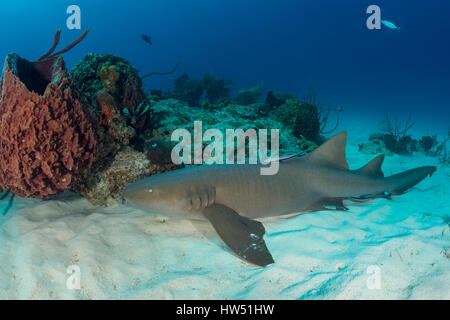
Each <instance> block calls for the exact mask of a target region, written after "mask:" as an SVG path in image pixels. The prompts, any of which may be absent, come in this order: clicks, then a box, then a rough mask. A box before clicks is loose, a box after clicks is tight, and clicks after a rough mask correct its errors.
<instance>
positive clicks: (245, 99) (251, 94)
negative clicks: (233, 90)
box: [235, 84, 264, 106]
mask: <svg viewBox="0 0 450 320" xmlns="http://www.w3.org/2000/svg"><path fill="white" fill-rule="evenodd" d="M262 87H264V84H258V85H255V86H253V87H250V88H245V89H241V90H239V92H238V95H237V97H236V99H235V100H236V102H237V103H238V104H240V105H243V106H248V105H251V104H255V103H257V102H258V99H259V97H261V95H262V93H261V91H260V90H261V88H262Z"/></svg>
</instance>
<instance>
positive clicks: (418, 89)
mask: <svg viewBox="0 0 450 320" xmlns="http://www.w3.org/2000/svg"><path fill="white" fill-rule="evenodd" d="M7 2H8V3H7ZM1 3H2V5H1V6H0V10H1V19H0V27H1V29H2V30H3V32H2V33H1V34H0V55H1V56H6V54H7V53H9V52H17V53H18V54H19V55H21V56H22V57H25V58H28V59H30V60H32V59H34V58H38V57H39V56H41V55H42V54H43V53H44V52H46V51H47V50H48V49H49V47H50V46H51V44H52V41H53V36H54V33H55V31H56V30H57V29H62V30H63V33H62V36H61V43H60V45H59V47H58V48H60V49H62V48H63V47H64V46H65V45H66V44H69V43H71V42H72V41H73V40H74V39H76V38H77V37H78V36H79V35H80V34H81V33H82V32H83V31H84V30H85V29H87V28H88V29H90V33H89V35H88V37H87V38H86V39H85V40H84V41H83V42H82V43H81V44H80V45H79V46H77V47H76V49H75V50H72V51H70V52H68V53H66V54H65V55H64V59H65V61H66V63H67V65H68V67H69V68H70V67H72V66H73V65H74V64H75V63H76V62H77V61H78V60H80V59H82V58H83V57H84V55H85V54H86V53H87V52H95V53H113V54H116V55H120V56H123V57H125V58H126V59H128V60H129V61H130V62H131V63H132V64H133V65H134V66H135V67H136V68H137V69H138V70H139V71H140V72H141V74H145V73H148V72H152V71H168V70H170V69H172V67H173V66H174V65H175V64H176V63H177V62H180V67H179V69H178V70H177V73H176V74H174V75H172V76H171V77H167V76H160V77H158V76H154V77H151V78H149V79H146V80H145V81H144V87H145V88H146V89H148V90H149V89H163V90H166V89H167V88H170V87H173V80H174V79H175V78H176V77H177V76H179V75H180V74H181V73H183V72H188V73H189V75H190V76H191V78H201V77H202V76H203V74H204V73H205V72H213V74H214V75H215V76H223V77H225V78H229V79H231V80H233V81H234V83H235V86H234V90H235V91H237V90H238V89H241V88H244V87H249V86H252V85H255V84H259V83H264V84H265V87H264V90H267V91H268V90H275V91H280V92H290V93H293V94H295V95H297V96H298V97H302V96H304V95H306V94H308V93H309V92H311V91H314V92H315V93H316V94H317V97H318V98H319V100H320V101H321V102H322V103H324V104H327V103H331V104H332V105H333V106H335V107H343V108H344V109H345V111H346V115H347V116H349V115H357V116H358V117H359V119H360V120H359V121H365V120H364V119H367V121H368V122H369V123H366V124H365V125H370V126H373V128H374V130H375V129H377V128H378V126H379V122H380V120H381V119H383V118H384V116H385V114H386V112H389V114H390V115H391V116H392V118H398V119H405V118H407V116H408V114H409V112H412V119H413V121H415V122H416V129H422V130H421V131H422V132H423V133H428V134H438V135H442V134H445V133H446V132H447V127H448V125H449V123H450V108H449V107H450V90H449V88H450V59H449V58H448V57H449V56H450V42H449V41H448V39H447V38H448V34H450V24H449V23H448V16H449V14H450V2H449V1H446V0H431V1H423V0H408V1H384V0H377V1H365V0H360V1H355V0H342V1H334V0H320V1H302V0H215V1H210V0H191V1H188V0H151V1H144V0H128V1H117V0H112V1H106V0H95V1H92V0H89V1H88V0H77V1H65V0H61V1H55V0H43V1H32V0H14V1H13V2H12V1H6V0H2V1H1ZM71 4H77V5H78V6H80V7H81V13H82V29H81V30H80V31H78V30H72V31H71V30H68V29H67V27H66V19H67V17H68V15H67V14H66V9H67V7H68V6H69V5H71ZM372 4H376V5H378V6H379V7H380V8H381V10H382V12H381V14H382V19H385V20H389V21H392V22H394V23H395V24H396V25H397V26H400V27H401V30H400V31H396V30H391V29H389V28H387V27H384V26H383V28H382V30H368V29H367V28H366V19H367V17H368V15H367V14H366V9H367V7H368V6H369V5H372ZM142 34H148V35H150V36H151V38H152V41H153V45H152V46H149V45H148V44H147V43H145V42H144V41H142V39H141V35H142Z"/></svg>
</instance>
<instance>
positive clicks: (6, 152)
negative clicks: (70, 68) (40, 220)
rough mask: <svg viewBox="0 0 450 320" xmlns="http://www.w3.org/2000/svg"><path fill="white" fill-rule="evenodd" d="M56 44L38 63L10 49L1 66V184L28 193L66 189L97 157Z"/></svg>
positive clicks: (40, 195)
mask: <svg viewBox="0 0 450 320" xmlns="http://www.w3.org/2000/svg"><path fill="white" fill-rule="evenodd" d="M58 41H59V33H57V36H56V37H55V43H56V44H57V42H58ZM54 47H56V45H54V46H53V47H52V49H51V50H50V51H49V53H47V54H46V55H44V56H43V57H41V58H40V61H38V62H35V63H32V62H29V61H27V60H25V59H22V58H20V57H19V56H18V55H16V54H9V55H8V56H7V58H6V62H5V65H4V69H3V74H2V80H1V87H2V95H1V98H0V132H1V133H0V186H1V187H2V188H3V189H4V190H11V191H12V192H14V193H15V194H18V195H20V196H24V197H38V198H48V197H50V196H52V195H55V194H57V193H61V192H65V191H68V190H69V189H70V188H71V187H72V186H73V184H74V183H76V181H77V180H78V178H79V174H80V171H81V170H83V169H85V168H89V167H90V166H91V165H92V163H93V161H94V158H95V152H96V141H95V138H94V134H93V131H92V127H91V125H90V123H89V122H88V121H87V120H86V117H85V115H84V113H83V110H82V107H81V105H80V101H79V95H78V93H77V92H76V90H75V86H74V84H73V82H72V80H71V79H70V77H69V75H68V73H67V71H66V69H65V66H64V61H63V59H62V58H61V57H58V56H56V55H53V56H50V54H51V53H52V52H53V50H54ZM69 47H70V46H69ZM43 87H45V90H44V91H43V92H42V90H43Z"/></svg>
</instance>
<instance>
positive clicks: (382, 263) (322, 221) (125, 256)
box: [0, 132, 450, 299]
mask: <svg viewBox="0 0 450 320" xmlns="http://www.w3.org/2000/svg"><path fill="white" fill-rule="evenodd" d="M367 137H368V134H361V132H360V134H359V135H357V134H356V135H353V136H352V134H351V133H350V134H349V143H348V145H347V159H348V162H349V164H350V167H351V168H357V167H360V166H362V165H363V164H365V163H366V162H368V161H369V160H370V159H372V158H373V157H374V156H372V155H366V154H361V153H358V142H362V141H364V139H367ZM437 163H438V161H437V159H435V158H431V157H426V156H423V155H414V156H410V157H407V156H392V157H387V158H386V160H385V163H384V165H383V170H384V172H385V174H386V175H391V174H394V173H397V172H399V171H402V170H406V169H410V168H413V167H416V166H423V165H437ZM449 177H450V168H448V167H442V166H440V167H438V170H437V171H436V173H435V174H434V175H433V177H432V178H427V179H425V180H424V181H422V182H421V183H420V184H418V185H417V186H416V187H414V188H412V189H411V190H410V191H409V192H408V193H407V194H404V195H402V196H400V197H397V198H395V199H393V200H384V199H378V200H375V201H373V202H371V203H368V204H365V205H359V206H353V205H352V206H350V211H347V212H325V211H322V212H315V213H309V214H305V215H300V216H296V217H293V218H289V219H275V220H271V221H266V222H265V227H266V232H267V233H266V236H265V239H266V243H267V246H268V248H269V250H270V251H271V253H272V255H273V257H274V259H275V261H276V263H275V264H273V265H270V266H268V267H266V268H264V269H261V268H256V267H253V266H250V265H248V264H246V263H244V262H243V261H241V260H240V259H238V258H236V257H235V256H234V255H233V254H232V253H231V252H230V251H229V250H228V249H227V248H226V247H225V245H224V244H223V243H222V241H221V240H220V239H219V237H218V236H217V235H216V234H215V232H214V230H213V229H212V227H211V226H210V225H209V224H208V223H207V222H197V221H190V220H179V219H169V218H165V217H162V216H157V215H154V214H149V213H145V212H143V211H140V210H137V209H134V208H132V207H127V206H125V205H122V204H118V205H117V206H115V207H108V208H104V207H95V206H92V205H90V204H89V203H88V202H87V201H86V200H85V199H83V198H81V197H80V196H78V195H76V194H74V193H68V194H64V195H61V196H58V197H57V198H56V199H54V200H49V201H37V200H29V199H21V198H18V197H15V199H14V205H13V207H12V208H11V210H9V211H8V213H7V214H6V215H4V216H3V217H0V299H450V286H449V284H450V260H449V259H450V218H449V216H450V203H449V192H450V179H449ZM7 205H8V198H6V199H3V200H2V201H1V202H0V208H1V209H5V208H6V207H7ZM2 211H3V210H2ZM70 266H76V268H79V269H77V270H79V271H80V272H79V275H80V277H79V279H80V289H73V288H71V287H70V286H69V287H68V286H67V282H68V279H69V280H71V279H72V280H73V277H72V278H69V277H70V274H68V272H67V270H68V267H70ZM77 274H78V273H77ZM74 283H76V282H70V281H69V284H74Z"/></svg>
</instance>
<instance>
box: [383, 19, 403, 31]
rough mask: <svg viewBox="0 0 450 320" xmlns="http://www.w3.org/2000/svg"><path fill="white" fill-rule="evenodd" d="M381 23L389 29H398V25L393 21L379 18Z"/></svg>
mask: <svg viewBox="0 0 450 320" xmlns="http://www.w3.org/2000/svg"><path fill="white" fill-rule="evenodd" d="M381 23H382V24H384V25H385V26H386V27H388V28H390V29H394V30H400V27H397V26H396V25H395V24H394V23H393V22H390V21H387V20H381Z"/></svg>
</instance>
